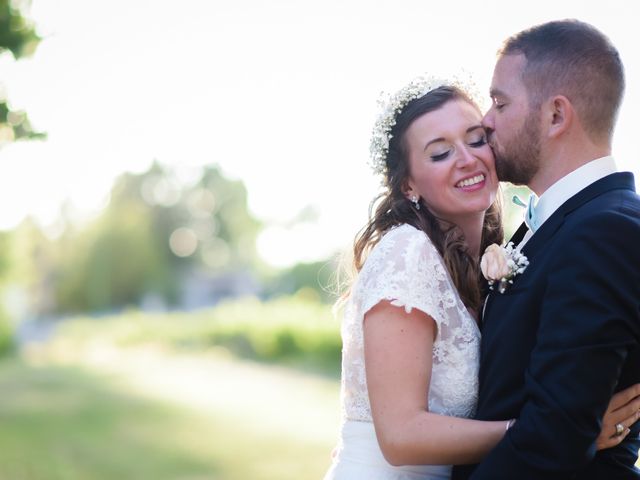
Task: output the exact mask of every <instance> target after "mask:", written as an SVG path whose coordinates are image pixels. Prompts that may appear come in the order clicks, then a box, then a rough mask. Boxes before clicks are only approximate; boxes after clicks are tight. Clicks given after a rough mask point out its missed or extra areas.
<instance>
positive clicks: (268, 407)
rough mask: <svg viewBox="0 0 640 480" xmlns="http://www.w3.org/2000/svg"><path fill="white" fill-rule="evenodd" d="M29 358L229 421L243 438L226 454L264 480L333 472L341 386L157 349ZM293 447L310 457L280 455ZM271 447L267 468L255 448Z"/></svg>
mask: <svg viewBox="0 0 640 480" xmlns="http://www.w3.org/2000/svg"><path fill="white" fill-rule="evenodd" d="M25 357H26V358H27V359H29V362H30V363H31V364H38V363H40V364H46V365H51V364H58V365H74V366H82V367H83V368H88V369H89V370H90V371H94V372H97V373H99V374H101V375H104V374H107V375H108V376H109V377H114V378H116V379H118V382H122V383H123V385H125V386H126V388H127V389H130V390H131V391H132V392H134V393H135V394H137V395H141V396H144V397H148V398H151V399H157V400H162V401H166V402H170V403H172V404H174V405H177V406H180V407H183V408H185V409H187V410H189V411H191V412H192V413H194V414H201V415H203V418H211V419H215V420H216V421H220V420H222V423H219V424H220V425H222V430H223V431H221V432H220V434H221V435H223V434H224V433H223V432H229V431H234V432H235V433H236V435H235V437H236V438H235V439H230V444H229V448H232V446H231V445H232V443H233V441H235V442H236V443H238V445H236V446H235V447H233V448H235V450H234V451H233V452H231V453H229V452H227V454H233V455H234V456H235V457H236V459H235V461H236V462H237V463H242V461H243V458H246V462H252V463H254V464H255V465H253V467H252V468H253V470H254V471H255V472H261V476H260V478H273V479H276V478H316V477H321V476H322V472H323V471H324V469H326V468H327V467H328V465H329V455H330V452H331V449H332V447H333V445H334V443H335V440H336V438H337V434H338V426H339V399H338V396H339V382H338V381H337V380H336V379H328V378H324V377H321V376H317V375H313V374H308V373H302V372H298V371H296V370H292V369H288V368H284V367H279V366H273V365H264V364H259V363H254V362H249V361H241V360H237V359H234V358H231V357H230V356H228V355H225V354H223V353H221V351H218V352H214V353H211V354H197V355H196V354H192V355H187V354H180V355H176V354H172V353H168V352H166V351H163V350H162V349H161V348H158V347H135V348H131V349H118V348H115V347H113V346H111V345H108V344H96V343H93V344H90V345H87V346H86V348H82V349H78V348H77V345H76V346H74V348H70V346H69V345H64V343H54V344H53V345H51V344H49V345H47V346H46V347H27V348H26V349H25ZM238 438H239V439H240V441H239V442H238ZM243 440H244V441H243ZM216 441H218V442H220V438H217V439H216ZM203 442H207V439H206V438H203ZM293 443H295V444H296V445H300V446H301V448H302V450H300V451H298V452H297V453H296V455H298V456H300V455H302V456H305V455H306V456H308V457H309V458H291V452H289V451H278V448H277V445H287V444H289V445H291V444H293ZM265 444H272V445H273V448H272V451H270V452H269V456H270V457H269V458H264V463H263V460H262V459H261V458H260V452H256V451H255V449H256V448H260V446H261V445H262V446H263V445H265ZM262 448H264V447H262ZM265 456H266V452H265ZM256 462H257V463H258V464H256ZM268 470H271V471H272V474H269V473H268ZM262 474H264V475H262ZM285 474H286V475H285ZM289 474H291V475H289ZM215 478H236V476H234V475H229V476H228V477H227V476H225V477H218V476H216V477H215ZM253 478H257V477H255V476H254V477H253Z"/></svg>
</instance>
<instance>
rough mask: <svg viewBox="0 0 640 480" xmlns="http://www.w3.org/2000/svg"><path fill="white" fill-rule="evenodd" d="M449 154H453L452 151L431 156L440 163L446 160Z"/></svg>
mask: <svg viewBox="0 0 640 480" xmlns="http://www.w3.org/2000/svg"><path fill="white" fill-rule="evenodd" d="M449 153H451V150H447V151H446V152H443V153H436V154H434V155H431V156H430V157H431V160H433V161H434V162H439V161H440V160H444V159H446V158H447V157H448V156H449Z"/></svg>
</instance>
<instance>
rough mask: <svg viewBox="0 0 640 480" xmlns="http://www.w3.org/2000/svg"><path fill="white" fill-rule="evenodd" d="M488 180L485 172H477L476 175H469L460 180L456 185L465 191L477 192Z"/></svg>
mask: <svg viewBox="0 0 640 480" xmlns="http://www.w3.org/2000/svg"><path fill="white" fill-rule="evenodd" d="M486 182H487V176H486V175H485V174H484V173H476V174H475V175H471V176H469V177H465V178H463V179H462V180H459V181H458V182H457V183H456V184H455V187H456V188H457V189H459V190H462V191H464V192H475V191H476V190H480V189H481V188H482V187H484V185H485V184H486Z"/></svg>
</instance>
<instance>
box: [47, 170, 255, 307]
mask: <svg viewBox="0 0 640 480" xmlns="http://www.w3.org/2000/svg"><path fill="white" fill-rule="evenodd" d="M258 228H259V223H258V222H257V221H256V220H255V219H254V218H253V217H252V216H251V215H250V213H249V212H248V210H247V201H246V190H245V187H244V185H243V184H242V182H240V181H231V180H228V179H227V178H225V177H224V176H223V175H222V173H221V172H220V171H219V169H218V168H217V167H214V166H209V167H206V168H204V169H203V170H202V172H201V176H200V178H199V180H198V181H196V182H192V183H188V184H187V183H179V182H178V180H177V179H176V176H175V175H173V173H172V172H170V171H168V170H167V169H166V168H164V167H163V166H162V165H160V164H159V163H154V164H153V165H152V166H151V167H150V168H149V170H147V171H146V172H144V173H142V174H130V173H127V174H124V175H122V176H121V177H119V178H118V180H117V181H116V182H115V184H114V187H113V189H112V191H111V199H110V202H109V205H108V206H107V208H106V209H105V210H104V212H103V213H102V214H101V215H100V216H99V217H98V218H97V219H96V220H95V221H94V222H92V223H91V224H90V225H89V226H88V227H87V228H85V229H83V230H81V231H79V232H76V233H74V234H73V235H68V234H67V235H64V236H63V237H61V238H60V239H59V241H58V243H59V244H60V248H59V250H60V251H61V252H64V253H62V257H61V259H60V261H59V263H58V266H57V268H56V274H55V279H56V281H55V282H54V284H55V298H56V303H57V306H58V309H59V310H60V311H64V312H68V311H100V310H109V309H113V308H119V307H123V306H127V305H139V304H140V303H143V302H144V301H145V299H149V298H156V299H157V298H161V299H162V301H163V302H164V303H166V304H175V303H177V302H179V301H180V299H181V298H180V296H181V288H182V286H183V282H184V280H185V277H187V276H188V275H189V274H190V273H192V272H193V271H194V270H196V269H201V270H204V271H207V272H209V273H210V275H209V276H212V275H215V274H216V273H217V274H221V273H224V272H233V271H238V270H240V269H244V268H246V269H251V268H253V266H254V262H255V260H256V254H255V239H256V235H257V232H258Z"/></svg>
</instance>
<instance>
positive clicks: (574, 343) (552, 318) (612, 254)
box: [453, 173, 640, 480]
mask: <svg viewBox="0 0 640 480" xmlns="http://www.w3.org/2000/svg"><path fill="white" fill-rule="evenodd" d="M525 232H526V227H521V228H520V229H519V230H518V232H516V235H515V236H514V238H513V241H514V242H515V243H518V242H519V241H520V239H521V238H522V237H523V236H524V234H525ZM522 252H523V253H524V254H525V255H526V256H527V258H528V259H529V266H528V267H527V269H526V270H525V272H524V273H522V274H520V275H518V276H517V277H516V278H515V279H514V283H513V284H512V285H510V286H509V287H508V288H507V290H506V291H505V293H503V294H500V293H497V292H495V291H494V292H492V293H491V294H490V295H489V298H488V299H487V303H486V307H485V312H484V317H483V320H482V346H481V358H480V392H479V403H478V410H477V414H476V418H478V419H480V420H506V419H509V418H517V419H518V420H517V422H516V423H515V425H514V426H513V427H512V428H511V429H510V430H509V431H508V432H507V434H506V435H505V437H504V438H503V439H502V441H501V442H500V443H499V444H498V445H497V446H496V447H495V448H494V449H493V450H492V451H491V452H490V453H489V455H488V456H487V457H486V458H485V459H484V460H483V461H482V462H481V463H480V464H479V465H477V466H459V467H455V468H454V474H453V478H454V479H466V478H471V479H473V480H480V479H490V480H500V479H509V480H515V479H517V480H526V479H556V478H557V479H572V478H578V479H592V478H593V479H595V478H598V479H607V480H609V479H638V478H640V471H638V470H637V469H635V468H634V466H633V465H634V463H635V461H636V459H637V456H638V448H639V447H640V439H639V437H638V432H639V430H640V425H639V424H638V423H637V424H636V425H634V426H633V428H632V432H631V434H629V436H628V437H627V438H626V439H625V440H624V441H623V443H622V444H620V445H619V446H617V447H615V448H612V449H609V450H604V451H602V452H596V449H595V439H596V437H597V436H598V434H599V431H600V426H601V418H602V416H603V414H604V411H605V410H606V407H607V405H608V403H609V400H610V398H611V396H612V395H613V393H614V392H616V391H618V390H621V389H623V388H625V387H628V386H629V385H632V384H634V383H636V382H640V197H638V195H637V194H636V193H635V189H634V179H633V175H632V174H630V173H615V174H612V175H609V176H607V177H605V178H603V179H601V180H598V181H597V182H595V183H593V184H592V185H590V186H589V187H587V188H585V189H584V190H582V191H581V192H579V193H578V194H576V195H575V196H574V197H572V198H571V199H569V200H568V201H567V202H565V203H564V204H563V205H562V206H561V207H560V208H559V209H558V210H557V211H556V212H555V213H554V214H553V215H552V216H551V217H550V218H549V219H547V221H546V222H545V223H543V224H542V226H541V227H540V229H539V230H538V231H537V232H536V233H535V235H534V236H533V237H531V239H530V240H529V241H528V242H527V243H526V244H525V246H524V248H523V250H522ZM611 433H613V432H611Z"/></svg>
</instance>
